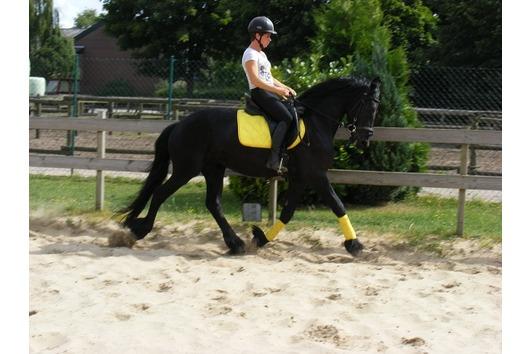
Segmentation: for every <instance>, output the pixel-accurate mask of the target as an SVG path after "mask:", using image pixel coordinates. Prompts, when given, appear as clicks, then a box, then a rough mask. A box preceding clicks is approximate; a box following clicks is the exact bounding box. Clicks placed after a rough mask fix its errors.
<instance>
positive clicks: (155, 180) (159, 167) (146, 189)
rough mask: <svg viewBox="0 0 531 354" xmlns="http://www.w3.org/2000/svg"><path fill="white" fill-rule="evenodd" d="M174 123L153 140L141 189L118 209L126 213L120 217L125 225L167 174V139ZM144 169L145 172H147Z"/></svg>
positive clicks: (138, 211)
mask: <svg viewBox="0 0 531 354" xmlns="http://www.w3.org/2000/svg"><path fill="white" fill-rule="evenodd" d="M174 127H175V124H171V125H169V126H167V127H166V128H165V129H164V130H163V131H162V133H160V135H159V137H158V138H157V141H156V142H155V159H154V160H153V162H152V163H151V166H150V167H149V169H148V170H147V171H149V174H148V176H147V178H146V180H145V181H144V185H143V186H142V189H141V190H140V192H139V193H138V196H137V197H136V198H135V200H133V202H132V203H131V204H130V205H129V206H128V207H126V208H124V209H122V210H120V212H119V214H126V215H124V218H123V219H122V223H123V224H124V225H125V226H127V224H128V222H129V221H131V220H133V219H135V218H136V217H137V216H138V215H140V213H141V212H142V210H144V207H145V206H146V204H147V202H148V201H149V198H151V195H153V192H154V191H155V189H156V188H157V187H158V186H160V185H161V184H162V182H164V179H165V178H166V176H167V175H168V167H169V164H170V153H169V151H168V140H169V137H170V133H171V132H172V130H173V128H174ZM147 171H146V172H147Z"/></svg>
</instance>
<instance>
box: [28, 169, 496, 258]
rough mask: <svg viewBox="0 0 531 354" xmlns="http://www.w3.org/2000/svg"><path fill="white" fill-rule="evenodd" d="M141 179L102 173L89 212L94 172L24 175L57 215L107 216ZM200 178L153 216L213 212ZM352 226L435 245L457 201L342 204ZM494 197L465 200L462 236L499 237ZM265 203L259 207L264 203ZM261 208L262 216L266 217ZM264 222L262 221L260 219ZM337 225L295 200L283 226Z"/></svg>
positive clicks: (451, 230)
mask: <svg viewBox="0 0 531 354" xmlns="http://www.w3.org/2000/svg"><path fill="white" fill-rule="evenodd" d="M140 187H141V181H139V180H134V179H127V178H106V183H105V210H104V211H103V212H95V211H94V204H95V190H96V181H95V178H84V177H77V176H73V177H57V176H42V175H31V176H30V178H29V192H30V201H29V202H30V203H29V205H30V212H32V211H33V212H35V211H37V210H43V209H44V210H48V211H50V210H53V211H54V212H55V213H58V214H61V215H80V214H82V215H90V216H95V217H110V216H112V215H113V214H114V213H115V212H117V211H118V210H119V209H121V208H123V207H125V206H126V205H127V204H128V202H129V201H131V200H132V198H134V197H135V196H136V193H137V192H138V190H139V189H140ZM204 197H205V184H204V183H190V184H187V185H185V186H184V187H182V188H181V189H180V190H179V191H177V193H175V194H174V195H173V196H172V197H170V198H169V199H168V200H167V201H166V202H165V203H164V204H163V206H162V207H161V210H160V212H159V216H158V219H157V220H158V221H160V222H163V223H170V222H182V221H190V220H204V221H205V222H210V221H212V222H213V218H212V217H211V215H210V213H209V212H208V210H207V209H206V207H205V206H204ZM346 207H347V210H348V214H349V217H350V219H351V221H352V224H353V226H354V228H355V229H356V230H357V231H360V230H361V231H362V232H363V231H367V232H371V233H377V234H386V235H395V236H397V237H398V238H401V239H404V240H406V241H407V242H408V243H409V244H411V245H413V246H417V247H422V248H428V249H432V248H433V250H436V249H437V243H438V242H439V241H440V240H448V239H452V238H454V237H455V228H456V219H457V216H456V215H457V201H456V200H455V199H447V198H436V197H411V198H409V199H406V200H404V201H401V202H396V203H387V204H385V205H381V206H358V205H347V206H346ZM501 208H502V206H501V204H499V203H487V202H480V201H469V202H467V203H466V206H465V238H475V239H480V240H481V241H482V242H484V243H485V244H492V243H497V242H501V234H502V231H501V230H502V222H501V214H502V210H501ZM223 209H224V211H225V215H226V217H227V219H228V220H229V222H231V223H240V224H241V204H240V202H239V201H238V199H237V198H236V197H235V195H234V194H232V193H231V192H230V190H229V189H228V188H225V190H224V195H223ZM264 209H265V207H264ZM266 213H267V211H265V213H264V215H263V216H264V217H265V218H267V215H266ZM262 226H265V221H264V222H263V223H262ZM302 227H313V228H325V227H338V224H337V219H336V218H335V216H334V215H333V214H332V212H331V211H330V210H329V209H328V208H325V207H322V206H317V207H308V206H300V207H299V209H298V210H297V211H296V213H295V216H294V218H293V219H292V221H291V222H290V223H289V225H288V226H287V229H288V230H297V229H300V228H302Z"/></svg>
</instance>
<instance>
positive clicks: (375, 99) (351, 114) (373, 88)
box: [347, 77, 381, 149]
mask: <svg viewBox="0 0 531 354" xmlns="http://www.w3.org/2000/svg"><path fill="white" fill-rule="evenodd" d="M380 84H381V81H380V78H379V77H376V78H375V79H373V80H372V81H371V84H370V85H369V87H368V88H367V90H366V91H365V92H364V93H363V95H362V97H361V99H360V101H359V102H358V103H356V104H354V107H352V108H351V109H350V110H349V111H348V112H347V118H348V121H349V123H348V125H347V127H348V129H349V130H350V139H349V140H350V142H351V143H353V144H354V143H355V144H356V146H357V147H358V148H360V149H366V148H368V147H369V139H370V138H371V136H372V135H373V133H374V132H373V129H372V128H373V126H374V119H375V118H376V112H377V111H378V106H379V105H380Z"/></svg>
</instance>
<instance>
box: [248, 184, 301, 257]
mask: <svg viewBox="0 0 531 354" xmlns="http://www.w3.org/2000/svg"><path fill="white" fill-rule="evenodd" d="M288 183H289V185H288V191H287V198H286V202H285V204H284V207H283V208H282V212H281V213H280V218H279V220H277V221H276V222H275V224H274V225H273V226H272V227H271V228H270V229H269V230H268V231H267V232H266V233H265V234H264V232H263V231H262V229H260V228H259V227H258V226H253V235H254V237H253V243H254V244H255V245H256V246H258V247H262V246H264V245H265V244H266V243H268V242H270V241H273V240H274V239H275V237H277V235H278V233H279V232H280V231H282V229H284V227H285V226H286V224H287V223H289V221H290V220H291V218H292V217H293V214H294V213H295V209H296V208H297V204H298V203H299V200H300V198H301V196H302V194H303V192H304V187H305V184H304V182H303V180H302V178H296V177H293V176H290V177H289V180H288Z"/></svg>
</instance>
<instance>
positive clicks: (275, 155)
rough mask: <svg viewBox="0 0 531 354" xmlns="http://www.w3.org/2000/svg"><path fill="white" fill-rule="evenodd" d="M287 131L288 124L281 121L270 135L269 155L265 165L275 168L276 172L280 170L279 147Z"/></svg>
mask: <svg viewBox="0 0 531 354" xmlns="http://www.w3.org/2000/svg"><path fill="white" fill-rule="evenodd" d="M287 131H288V125H287V124H286V122H284V121H282V122H280V123H278V125H277V127H276V128H275V131H274V132H273V135H272V136H271V140H272V141H271V155H270V156H269V159H268V160H267V163H266V167H267V168H270V169H272V170H275V171H276V172H278V173H280V172H282V171H281V166H280V147H281V146H282V142H283V141H284V137H285V136H286V132H287Z"/></svg>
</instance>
